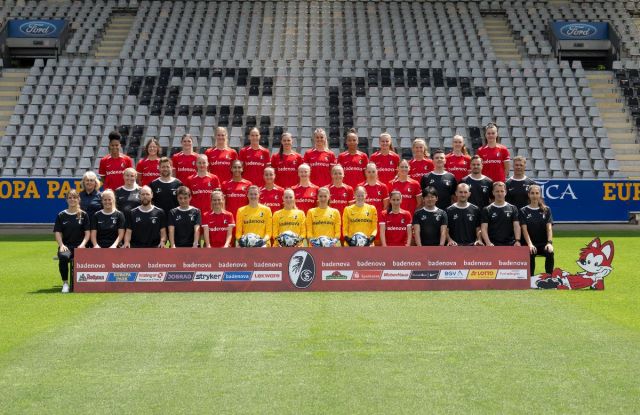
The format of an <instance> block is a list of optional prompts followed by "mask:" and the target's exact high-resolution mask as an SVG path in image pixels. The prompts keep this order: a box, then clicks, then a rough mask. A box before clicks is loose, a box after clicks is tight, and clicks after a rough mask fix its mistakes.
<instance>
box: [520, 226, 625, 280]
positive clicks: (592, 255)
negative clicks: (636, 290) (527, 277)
mask: <svg viewBox="0 0 640 415" xmlns="http://www.w3.org/2000/svg"><path fill="white" fill-rule="evenodd" d="M612 261H613V241H606V242H605V243H601V242H600V238H595V239H594V240H593V241H591V242H590V243H589V244H588V245H587V247H586V248H582V249H581V250H580V258H579V259H578V261H576V263H577V264H578V266H579V267H580V268H582V269H583V272H578V273H577V274H570V273H568V272H566V271H563V270H561V269H560V268H556V269H554V270H553V272H552V273H551V274H546V273H545V274H539V275H534V276H533V277H531V285H532V287H533V288H543V289H554V288H555V289H558V290H579V289H583V288H588V289H591V290H604V277H606V276H607V275H609V274H610V273H611V271H612V270H613V268H612V267H611V262H612Z"/></svg>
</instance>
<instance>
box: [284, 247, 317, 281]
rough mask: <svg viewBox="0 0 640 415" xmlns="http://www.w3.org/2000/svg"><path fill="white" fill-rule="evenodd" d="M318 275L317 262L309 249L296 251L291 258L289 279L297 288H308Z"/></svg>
mask: <svg viewBox="0 0 640 415" xmlns="http://www.w3.org/2000/svg"><path fill="white" fill-rule="evenodd" d="M315 277H316V263H315V261H314V260H313V257H312V256H311V254H310V253H309V252H307V251H303V250H299V251H296V252H295V253H294V254H293V255H292V256H291V259H290V260H289V279H291V282H292V283H293V285H295V286H296V288H308V287H309V286H310V285H311V283H312V282H313V280H314V278H315Z"/></svg>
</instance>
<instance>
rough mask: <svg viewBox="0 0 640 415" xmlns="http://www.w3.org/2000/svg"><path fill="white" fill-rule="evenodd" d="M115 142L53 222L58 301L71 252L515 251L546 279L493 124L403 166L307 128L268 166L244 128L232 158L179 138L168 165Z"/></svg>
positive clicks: (518, 169)
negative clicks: (306, 140)
mask: <svg viewBox="0 0 640 415" xmlns="http://www.w3.org/2000/svg"><path fill="white" fill-rule="evenodd" d="M120 140H121V137H120V135H119V133H118V132H116V131H114V132H112V133H111V134H110V135H109V154H107V155H106V156H105V157H103V158H102V159H101V161H100V166H99V171H98V174H96V173H95V172H93V171H87V172H86V173H85V174H84V176H83V177H82V182H81V190H80V191H76V190H71V191H70V192H69V193H68V195H67V204H68V206H67V208H66V209H65V210H63V211H62V212H60V213H59V214H58V216H57V218H56V220H55V225H54V233H55V237H56V242H57V244H58V258H59V268H60V275H61V278H62V280H63V289H62V290H63V292H68V291H69V285H68V279H69V275H73V274H72V273H73V252H74V249H77V248H95V249H97V248H154V247H158V248H163V247H167V248H168V247H171V248H176V247H193V248H200V247H205V248H231V247H279V246H287V247H293V246H314V247H338V246H412V245H413V246H465V245H467V246H469V245H476V246H483V245H484V246H513V245H516V246H518V245H523V246H528V247H529V252H530V255H531V266H530V268H531V269H530V271H531V274H533V273H534V267H535V261H534V259H535V257H536V256H544V257H545V271H546V272H551V271H552V270H553V267H554V255H553V230H552V224H553V219H552V214H551V211H550V209H549V208H548V207H547V206H546V205H545V203H544V201H543V198H542V192H541V188H540V186H538V185H537V184H536V183H535V182H534V181H533V180H532V179H531V178H529V177H527V176H526V174H525V170H526V159H525V158H524V157H521V156H517V157H514V158H513V159H512V158H511V156H510V153H509V150H508V149H507V148H506V147H505V146H503V145H502V144H500V138H499V134H498V129H497V127H496V126H495V125H494V124H488V125H487V126H486V127H485V133H484V145H483V146H482V147H480V148H479V149H478V150H477V152H476V154H475V155H473V156H472V155H471V154H469V151H468V150H467V148H466V146H465V141H464V137H462V136H460V135H456V136H454V137H453V139H452V150H451V151H450V152H449V153H445V151H443V150H441V149H432V150H431V151H429V149H428V148H427V145H426V140H425V139H422V138H416V139H415V140H413V143H412V158H411V159H410V160H405V159H402V158H401V157H400V156H399V155H398V154H397V153H396V152H395V151H394V148H393V145H392V141H393V138H392V137H391V136H390V135H389V134H387V133H383V134H381V135H380V137H379V150H378V151H376V152H375V153H373V154H371V155H370V156H368V155H367V154H366V153H364V152H362V151H360V150H358V144H359V138H358V135H357V131H356V130H354V129H352V130H350V131H349V132H348V133H347V135H346V137H345V146H346V151H344V152H342V153H340V154H339V155H338V156H336V155H335V153H334V152H333V151H331V150H330V149H329V148H328V144H327V142H328V140H327V135H326V133H325V131H324V130H323V129H320V128H318V129H316V130H315V131H314V132H313V144H314V147H313V148H311V149H309V150H307V151H306V152H304V154H299V153H297V152H296V151H295V150H294V148H295V147H296V145H295V142H294V140H295V139H294V137H292V135H291V134H289V133H284V134H283V135H282V137H281V138H280V148H279V150H277V151H276V152H274V153H273V154H271V152H270V151H269V150H268V149H266V148H264V147H263V146H262V145H261V137H260V131H259V130H258V129H256V128H254V129H252V130H250V132H249V135H248V145H247V146H246V147H244V148H242V149H240V151H239V152H236V150H234V149H232V148H230V147H229V146H228V132H227V130H226V129H225V128H223V127H218V128H217V129H216V136H215V146H214V147H212V148H208V149H206V150H205V151H204V152H203V153H198V152H197V151H196V148H195V146H194V139H193V137H191V135H189V134H186V135H184V136H183V137H182V140H181V143H182V149H181V151H179V152H177V153H175V154H173V156H172V157H171V158H169V157H164V156H163V155H162V148H161V147H160V145H159V143H158V141H157V140H156V139H155V138H149V139H148V140H147V142H146V145H145V157H144V158H142V159H141V160H139V161H138V163H137V164H136V165H135V166H134V162H133V160H132V159H131V158H130V157H128V156H126V155H124V154H122V152H121V141H120ZM511 170H513V172H512V173H511Z"/></svg>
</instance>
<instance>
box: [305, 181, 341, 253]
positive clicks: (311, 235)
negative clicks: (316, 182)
mask: <svg viewBox="0 0 640 415" xmlns="http://www.w3.org/2000/svg"><path fill="white" fill-rule="evenodd" d="M329 197H330V192H329V189H327V188H326V187H321V188H320V189H318V206H317V207H314V208H311V209H309V211H308V212H307V238H308V239H309V245H311V246H322V247H332V246H340V212H338V209H335V208H332V207H329Z"/></svg>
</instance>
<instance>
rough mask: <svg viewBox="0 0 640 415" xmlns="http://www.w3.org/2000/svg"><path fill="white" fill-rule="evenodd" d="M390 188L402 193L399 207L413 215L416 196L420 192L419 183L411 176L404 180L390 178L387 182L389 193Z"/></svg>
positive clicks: (415, 206)
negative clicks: (388, 182) (389, 181)
mask: <svg viewBox="0 0 640 415" xmlns="http://www.w3.org/2000/svg"><path fill="white" fill-rule="evenodd" d="M392 190H398V191H399V192H400V193H402V202H401V203H400V209H404V210H406V211H408V212H411V214H412V215H413V212H415V211H416V209H417V207H418V201H417V200H416V196H420V195H421V194H422V188H421V187H420V183H418V182H417V181H416V180H413V179H411V178H409V179H407V181H404V182H401V181H400V180H398V179H395V180H392V181H391V183H390V184H389V193H391V191H392Z"/></svg>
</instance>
